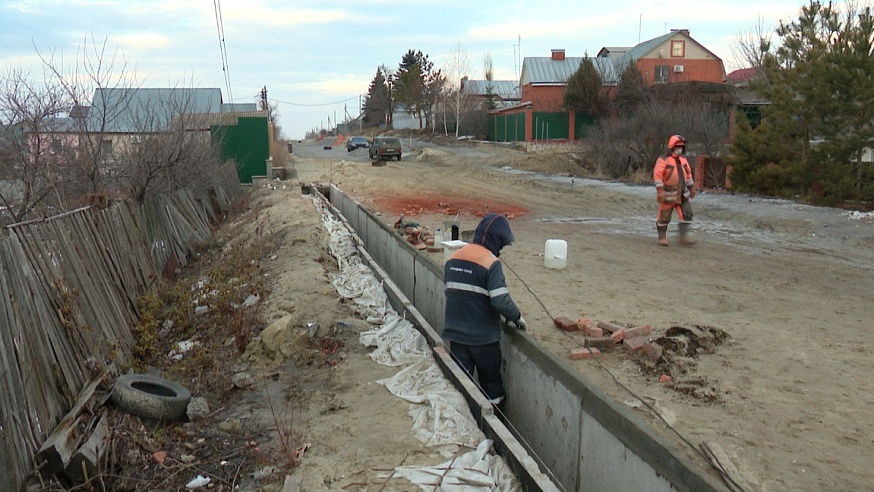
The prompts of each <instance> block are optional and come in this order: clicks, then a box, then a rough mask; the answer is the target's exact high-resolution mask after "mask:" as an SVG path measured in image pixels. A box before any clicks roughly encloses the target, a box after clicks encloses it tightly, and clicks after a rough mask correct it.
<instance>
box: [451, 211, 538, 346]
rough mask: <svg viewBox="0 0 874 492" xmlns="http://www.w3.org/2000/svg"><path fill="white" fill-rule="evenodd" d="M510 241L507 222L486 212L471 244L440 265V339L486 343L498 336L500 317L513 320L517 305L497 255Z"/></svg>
mask: <svg viewBox="0 0 874 492" xmlns="http://www.w3.org/2000/svg"><path fill="white" fill-rule="evenodd" d="M512 242H513V233H512V231H511V230H510V223H509V222H508V221H507V218H506V217H504V216H502V215H497V214H488V215H486V216H485V217H483V219H482V220H481V221H480V223H479V225H477V227H476V231H474V235H473V240H472V241H471V243H470V244H468V245H466V246H464V247H463V248H461V249H459V250H458V251H456V252H455V253H454V254H453V255H452V256H451V257H450V258H449V261H447V262H446V264H445V265H444V267H443V279H444V282H445V287H446V289H445V293H446V310H445V312H444V317H443V318H444V322H443V338H444V339H445V340H448V341H450V342H458V343H462V344H465V345H487V344H491V343H495V342H498V341H500V339H501V316H502V315H503V316H504V318H506V319H508V320H511V321H516V320H518V319H519V317H520V316H521V313H520V312H519V308H518V307H517V306H516V303H515V302H513V299H512V298H511V297H510V291H509V290H508V289H507V282H506V279H505V278H504V270H503V267H502V266H501V261H500V260H499V259H498V255H500V254H501V249H503V248H504V246H507V245H509V244H511V243H512Z"/></svg>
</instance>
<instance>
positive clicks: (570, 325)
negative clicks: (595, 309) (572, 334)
mask: <svg viewBox="0 0 874 492" xmlns="http://www.w3.org/2000/svg"><path fill="white" fill-rule="evenodd" d="M552 322H553V323H554V324H555V327H556V328H558V329H560V330H564V331H579V330H580V327H579V325H577V322H576V321H573V320H572V319H570V318H568V317H566V316H559V317H558V318H555V319H554V320H552Z"/></svg>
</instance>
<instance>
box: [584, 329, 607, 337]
mask: <svg viewBox="0 0 874 492" xmlns="http://www.w3.org/2000/svg"><path fill="white" fill-rule="evenodd" d="M584 331H585V332H586V336H590V337H595V338H599V337H603V336H604V330H602V329H600V328H598V327H597V326H590V327H589V328H588V329H587V330H584Z"/></svg>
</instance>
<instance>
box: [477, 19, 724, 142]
mask: <svg viewBox="0 0 874 492" xmlns="http://www.w3.org/2000/svg"><path fill="white" fill-rule="evenodd" d="M583 59H584V58H583V57H568V56H566V53H565V50H564V49H554V50H552V53H551V55H550V56H548V57H525V59H524V60H523V62H522V73H521V76H520V79H519V88H520V101H519V102H518V104H516V105H515V106H510V107H505V108H498V109H496V110H494V111H492V113H491V114H490V121H489V128H490V132H489V138H490V139H493V140H524V141H532V140H541V139H544V140H556V139H557V140H574V139H575V138H576V137H577V135H578V134H579V133H580V131H581V128H580V122H579V121H577V118H576V115H575V114H574V112H573V111H568V110H567V109H566V108H565V107H564V96H565V93H566V92H567V81H568V79H569V78H570V77H571V75H573V74H574V73H576V71H577V70H578V69H579V67H580V64H581V63H582V62H583ZM589 60H590V61H591V62H592V64H593V65H594V66H595V68H596V69H597V70H598V72H599V73H600V75H601V79H602V81H603V85H604V88H605V90H606V91H608V93H609V92H610V91H611V90H612V88H613V87H615V86H616V85H617V84H618V82H619V78H620V75H621V74H622V71H623V70H624V69H625V67H627V66H628V64H630V63H634V64H635V65H636V66H637V68H638V70H640V72H641V74H642V75H643V78H644V80H645V81H646V82H647V83H648V84H649V85H651V86H654V85H659V84H674V83H695V84H699V85H700V84H718V85H720V86H721V85H722V84H723V82H724V81H725V66H724V64H723V62H722V59H720V58H719V57H718V56H716V55H715V54H714V53H713V52H711V51H710V50H708V49H707V48H706V47H704V46H703V45H701V44H700V43H699V42H698V41H696V40H695V39H693V38H692V37H691V36H690V34H689V31H688V30H687V29H676V30H672V31H671V32H669V33H667V34H664V35H662V36H659V37H656V38H653V39H649V40H647V41H644V42H642V43H639V44H637V45H636V46H632V47H603V48H601V50H600V51H599V52H598V54H597V56H594V57H589ZM502 129H504V130H506V131H502ZM493 130H494V131H493Z"/></svg>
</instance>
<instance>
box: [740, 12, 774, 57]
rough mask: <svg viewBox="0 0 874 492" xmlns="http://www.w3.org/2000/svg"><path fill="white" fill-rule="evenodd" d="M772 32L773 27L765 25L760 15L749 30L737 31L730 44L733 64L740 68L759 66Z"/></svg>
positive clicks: (766, 50) (769, 42) (769, 43)
mask: <svg viewBox="0 0 874 492" xmlns="http://www.w3.org/2000/svg"><path fill="white" fill-rule="evenodd" d="M773 34H774V27H773V26H770V27H766V26H765V21H764V20H763V19H762V18H761V17H759V19H758V21H757V22H756V25H755V26H753V27H752V28H751V29H750V30H748V31H746V32H739V33H738V34H737V37H736V38H735V39H734V42H732V44H731V46H730V49H731V55H732V58H733V61H734V64H735V65H737V66H739V67H742V68H759V67H761V66H762V62H763V60H764V56H765V53H767V52H768V47H769V46H770V45H771V38H772V36H773Z"/></svg>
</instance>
